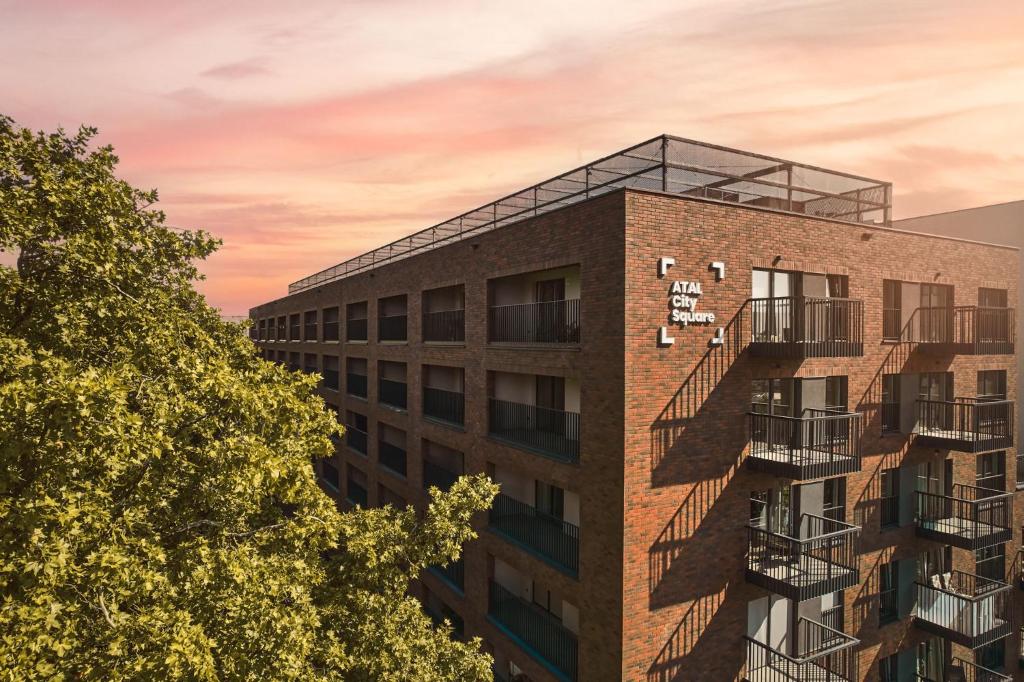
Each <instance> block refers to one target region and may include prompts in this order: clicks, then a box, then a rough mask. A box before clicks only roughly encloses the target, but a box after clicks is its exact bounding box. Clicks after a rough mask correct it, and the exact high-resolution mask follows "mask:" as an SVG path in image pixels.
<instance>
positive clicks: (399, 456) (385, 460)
mask: <svg viewBox="0 0 1024 682" xmlns="http://www.w3.org/2000/svg"><path fill="white" fill-rule="evenodd" d="M377 459H378V460H379V461H380V465H381V466H382V467H386V468H388V469H390V470H391V471H393V472H395V473H396V474H399V475H401V476H403V477H404V476H405V475H406V461H407V457H406V454H405V450H404V449H403V448H400V447H398V446H397V445H393V444H391V443H388V442H387V441H383V440H381V441H377Z"/></svg>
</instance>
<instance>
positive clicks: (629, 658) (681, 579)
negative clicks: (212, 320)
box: [250, 136, 1024, 682]
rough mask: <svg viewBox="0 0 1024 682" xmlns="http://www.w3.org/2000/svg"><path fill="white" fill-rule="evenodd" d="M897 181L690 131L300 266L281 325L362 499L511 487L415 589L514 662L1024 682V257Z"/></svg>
mask: <svg viewBox="0 0 1024 682" xmlns="http://www.w3.org/2000/svg"><path fill="white" fill-rule="evenodd" d="M891 196H892V188H891V185H889V184H888V183H885V182H880V181H877V180H871V179H868V178H862V177H858V176H853V175H849V174H846V173H840V172H835V171H828V170H824V169H821V168H815V167H811V166H807V165H803V164H799V163H793V162H789V161H784V160H781V159H774V158H769V157H765V156H760V155H756V154H750V153H747V152H740V151H736V150H730V149H725V148H721V147H715V146H711V145H706V144H702V143H697V142H692V141H688V140H683V139H679V138H675V137H670V136H662V137H658V138H655V139H654V140H650V141H648V142H645V143H642V144H640V145H637V146H635V147H632V148H630V149H628V150H625V151H622V152H619V153H617V154H613V155H611V156H609V157H606V158H604V159H601V160H599V161H596V162H594V163H591V164H588V165H587V166H584V167H582V168H579V169H576V170H573V171H571V172H569V173H566V174H564V175H561V176H559V177H557V178H554V179H552V180H549V181H547V182H544V183H541V184H539V185H536V186H534V187H531V188H529V189H526V190H524V191H522V192H518V193H516V194H514V195H511V196H509V197H506V198H504V199H502V200H500V201H497V202H495V203H493V204H490V205H487V206H485V207H482V208H480V209H477V210H475V211H471V212H469V213H466V214H464V215H462V216H459V217H458V218H454V219H452V220H449V221H446V222H445V223H441V224H439V225H436V226H434V227H432V228H429V229H427V230H424V231H422V232H419V233H417V234H415V235H412V236H410V237H408V238H405V239H402V240H400V241H398V242H395V243H394V244H391V245H388V246H385V247H383V248H381V249H378V250H376V251H373V252H371V253H369V254H365V255H363V256H360V257H358V258H355V259H352V260H351V261H348V262H346V263H342V264H340V265H338V266H336V267H334V268H330V269H328V270H326V271H323V272H320V273H317V274H315V275H312V276H310V277H308V278H306V279H304V280H301V281H299V282H296V283H294V284H292V285H291V286H290V287H289V295H288V296H287V297H285V298H282V299H279V300H276V301H272V302H269V303H266V304H263V305H260V306H258V307H256V308H253V309H252V310H251V311H250V317H251V319H252V320H253V321H254V326H253V332H252V333H253V338H254V340H255V342H256V344H257V346H258V347H259V349H260V352H261V353H263V355H264V357H266V358H267V359H270V360H275V361H277V362H281V363H287V364H288V365H289V366H290V367H291V368H292V369H294V370H296V371H308V372H319V373H320V374H321V375H322V376H323V383H322V392H323V396H324V399H325V400H326V402H327V403H328V404H329V405H330V407H331V409H332V410H337V414H338V419H339V420H340V421H341V422H343V423H344V424H345V426H346V429H347V433H346V435H345V437H344V439H343V442H341V443H339V445H338V450H337V454H336V455H335V456H334V457H333V458H332V459H330V460H326V461H323V462H321V463H320V464H319V466H320V471H319V474H320V478H321V481H322V484H323V486H324V488H325V489H326V490H328V491H329V492H330V493H331V494H332V495H334V496H335V497H336V498H337V500H338V501H339V504H343V505H355V504H358V505H363V506H367V505H371V506H372V505H382V504H389V503H390V504H398V505H404V504H416V505H422V504H424V503H425V502H426V500H427V499H428V492H427V489H428V487H430V486H433V485H436V486H439V487H442V488H443V487H445V486H446V485H450V482H451V481H452V480H454V478H455V477H457V476H459V475H460V474H463V473H469V472H487V473H488V474H490V475H491V477H493V478H494V479H495V480H496V481H498V482H499V483H500V484H501V494H500V495H499V496H498V498H497V500H496V502H495V504H494V507H493V509H492V510H491V511H490V512H489V513H488V514H487V515H486V517H485V518H482V519H480V523H479V528H480V538H479V539H478V540H476V541H474V542H472V543H469V545H468V546H467V547H466V548H465V554H464V558H463V559H462V560H461V561H460V562H458V563H457V564H453V565H451V566H447V567H438V568H435V569H431V570H429V571H427V572H425V574H424V575H423V576H422V579H421V584H419V585H417V589H418V590H419V596H420V597H421V599H422V600H423V602H424V605H425V608H426V610H427V611H428V612H429V613H431V614H432V615H434V616H435V617H436V618H438V619H441V618H447V619H448V620H450V621H451V622H452V623H453V624H454V626H455V631H456V635H457V636H475V635H478V636H480V637H482V638H483V640H484V641H485V643H486V647H487V649H488V651H490V652H491V653H492V654H493V655H494V657H495V661H496V665H495V672H496V676H497V677H498V678H501V679H516V680H536V681H541V680H583V681H591V680H616V679H623V680H645V681H647V682H667V681H668V680H741V679H746V680H749V681H750V682H774V681H775V680H815V681H817V680H836V681H838V680H879V679H881V680H920V679H928V680H942V679H947V680H955V679H966V680H972V681H974V682H988V681H990V680H1002V679H1011V676H1012V675H1014V674H1016V673H1015V672H1014V671H1016V669H1017V665H1018V664H1017V658H1018V656H1019V654H1020V639H1021V638H1020V634H1019V633H1020V628H1021V624H1022V619H1021V616H1022V613H1024V609H1022V601H1021V600H1020V599H1019V598H1018V590H1017V587H1016V583H1017V580H1018V577H1017V576H1018V569H1019V561H1018V547H1019V544H1020V541H1021V538H1020V536H1019V535H1018V533H1017V527H1016V526H1015V525H1014V521H1015V520H1016V521H1017V522H1018V523H1020V522H1024V510H1022V509H1020V508H1019V507H1020V504H1021V501H1020V500H1017V499H1016V498H1018V497H1020V496H1019V495H1015V494H1014V491H1015V490H1016V487H1017V484H1018V483H1024V481H1021V480H1020V478H1021V475H1020V474H1017V475H1015V472H1020V471H1022V470H1021V469H1020V468H1018V467H1017V466H1016V457H1017V455H1016V453H1017V451H1016V449H1015V445H1016V443H1015V440H1014V433H1015V428H1014V427H1015V424H1014V422H1015V419H1014V413H1015V412H1014V409H1013V405H1014V401H1015V399H1016V395H1017V363H1016V360H1015V357H1014V354H1015V348H1014V340H1015V334H1014V329H1015V320H1014V309H1015V307H1016V305H1017V295H1018V291H1017V263H1018V252H1017V251H1016V250H1015V249H1013V248H1008V247H1002V246H994V245H990V244H984V243H978V242H972V241H968V240H963V239H951V238H945V237H936V236H930V235H922V234H912V233H908V232H904V231H900V230H895V229H892V227H891V221H890V211H891ZM1008 472H1009V473H1008ZM1014 507H1018V508H1017V509H1016V510H1015V509H1014ZM989 669H991V670H989ZM993 670H998V671H999V672H994V671H993ZM958 676H959V677H958ZM1018 677H1019V678H1020V676H1019V674H1018Z"/></svg>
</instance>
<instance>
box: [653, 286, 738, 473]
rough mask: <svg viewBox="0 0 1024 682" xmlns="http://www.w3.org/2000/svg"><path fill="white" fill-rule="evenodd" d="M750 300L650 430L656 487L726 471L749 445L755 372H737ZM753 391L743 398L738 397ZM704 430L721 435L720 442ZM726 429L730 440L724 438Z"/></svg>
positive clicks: (694, 369) (730, 322)
mask: <svg viewBox="0 0 1024 682" xmlns="http://www.w3.org/2000/svg"><path fill="white" fill-rule="evenodd" d="M746 306H747V304H746V303H744V305H743V307H741V308H740V310H739V311H737V313H736V314H735V315H734V316H733V317H732V319H731V320H729V323H728V324H727V325H726V326H725V328H724V329H725V331H724V334H723V340H722V343H721V344H720V345H716V346H711V347H710V348H709V349H708V351H707V352H706V353H704V355H703V356H702V357H701V359H700V360H699V361H698V362H697V364H696V366H695V367H694V368H693V370H692V371H691V372H690V374H689V375H688V376H687V377H686V379H685V380H684V381H683V383H682V384H681V385H680V387H679V389H678V390H676V392H675V394H674V395H673V396H672V398H671V399H670V400H669V402H668V403H667V404H666V405H665V407H664V408H663V409H662V411H661V413H660V414H659V415H658V417H657V418H656V419H655V420H654V423H653V424H652V425H651V431H650V441H651V442H650V447H651V486H652V487H653V488H660V487H665V486H670V485H679V484H681V483H687V482H693V481H699V480H703V479H708V478H718V477H721V476H723V475H724V474H725V473H726V472H727V471H728V470H729V467H730V466H731V464H732V463H733V462H734V461H735V459H736V457H737V456H738V455H739V453H741V452H742V451H743V448H745V447H746V444H747V430H746V421H745V420H746V416H745V415H746V410H745V408H744V407H743V406H744V405H746V404H747V403H748V402H749V400H748V399H747V398H748V397H749V392H750V385H749V382H750V377H749V376H748V373H747V372H738V371H733V370H734V368H735V367H736V366H737V362H738V361H740V359H741V357H742V355H743V351H744V349H745V348H746V347H747V341H748V338H749V334H748V333H747V330H746V328H745V327H746V325H745V311H746ZM737 395H743V396H747V398H744V399H743V400H740V401H737V400H736V396H737ZM702 434H716V439H715V441H714V447H709V446H708V443H707V442H702V438H701V435H702ZM722 434H726V436H727V441H726V442H725V443H722V442H721V440H719V437H720V436H721V435H722Z"/></svg>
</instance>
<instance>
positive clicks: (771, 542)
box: [747, 514, 860, 601]
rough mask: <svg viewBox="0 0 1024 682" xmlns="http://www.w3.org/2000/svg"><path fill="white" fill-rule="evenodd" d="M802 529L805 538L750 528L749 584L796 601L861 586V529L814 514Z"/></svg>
mask: <svg viewBox="0 0 1024 682" xmlns="http://www.w3.org/2000/svg"><path fill="white" fill-rule="evenodd" d="M799 526H800V532H799V535H800V536H801V537H790V536H788V535H784V534H782V533H776V532H774V531H770V530H767V529H765V528H762V527H758V526H747V580H748V581H749V582H751V583H753V584H755V585H759V586H761V587H764V588H765V589H768V590H771V591H772V592H774V593H776V594H778V595H781V596H783V597H786V598H788V599H793V600H797V601H803V600H804V599H810V598H812V597H820V596H822V595H825V594H830V593H832V592H837V591H839V590H843V589H846V588H847V587H852V586H854V585H856V584H857V582H858V580H859V576H860V571H859V565H858V561H857V546H856V545H857V538H858V536H859V534H860V528H858V527H857V526H851V525H850V524H848V523H843V522H841V521H833V520H832V519H827V518H825V517H823V516H816V515H814V514H804V515H803V516H801V517H800V523H799Z"/></svg>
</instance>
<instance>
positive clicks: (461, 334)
mask: <svg viewBox="0 0 1024 682" xmlns="http://www.w3.org/2000/svg"><path fill="white" fill-rule="evenodd" d="M465 340H466V311H465V310H439V311H437V312H433V313H423V341H424V342H426V343H462V342H463V341H465Z"/></svg>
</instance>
